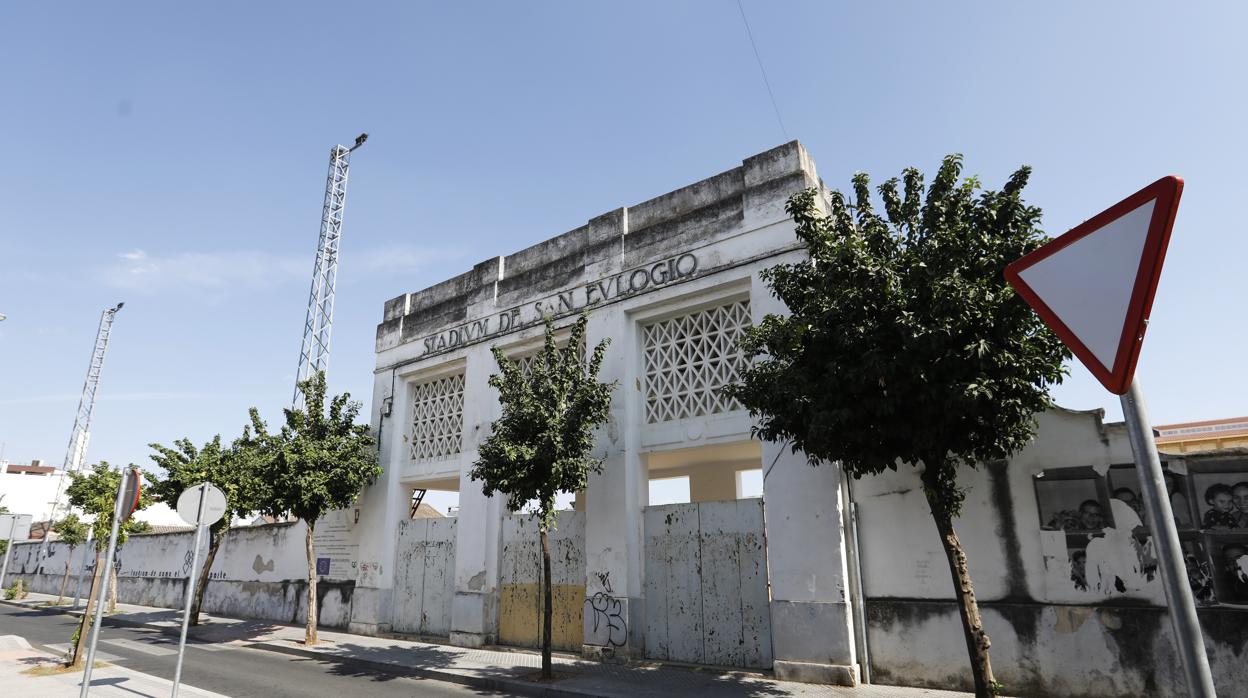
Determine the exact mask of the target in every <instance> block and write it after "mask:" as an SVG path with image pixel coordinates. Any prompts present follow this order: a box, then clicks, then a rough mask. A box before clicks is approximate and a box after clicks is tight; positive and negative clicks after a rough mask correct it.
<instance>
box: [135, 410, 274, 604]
mask: <svg viewBox="0 0 1248 698" xmlns="http://www.w3.org/2000/svg"><path fill="white" fill-rule="evenodd" d="M250 431H251V428H250V426H248V427H245V428H244V433H243V436H242V438H240V439H238V440H236V441H235V442H234V443H233V444H232V445H230V446H228V447H223V446H222V445H221V436H220V435H219V434H218V435H217V436H214V437H213V438H212V440H211V441H208V442H207V443H205V444H204V445H203V447H202V448H196V447H195V444H193V443H191V440H190V439H178V440H177V441H174V442H173V448H170V447H167V446H162V445H161V444H157V443H153V444H148V446H149V447H150V448H151V449H152V450H153V451H155V453H152V454H151V455H150V456H149V457H150V458H151V459H152V461H154V462H155V463H156V465H158V466H160V467H161V468H162V469H163V470H164V473H165V476H164V477H163V478H162V477H161V476H160V475H159V474H157V473H152V472H146V473H144V474H145V475H146V476H147V479H148V480H149V481H150V482H151V483H152V486H151V493H152V497H153V499H155V500H156V501H158V502H164V503H165V504H167V505H168V506H169V507H171V508H177V505H178V498H179V497H181V496H182V493H183V492H184V491H186V489H187V488H190V487H194V486H196V485H198V484H199V483H201V482H210V483H212V484H213V485H214V486H215V487H216V488H217V489H219V490H221V492H222V493H224V494H225V514H224V515H223V516H222V517H221V520H220V521H217V522H216V523H214V524H212V525H211V526H209V527H208V556H207V557H206V558H205V559H204V564H203V566H202V568H201V569H200V571H199V579H198V580H197V581H196V588H195V594H194V596H193V597H192V601H191V620H190V624H191V625H199V612H200V609H201V608H202V607H203V603H204V592H205V590H206V589H207V587H208V578H209V575H210V574H211V573H212V563H213V562H214V561H215V560H216V559H217V551H219V550H220V549H221V543H222V542H223V541H224V540H225V536H226V534H227V533H228V532H229V530H230V525H231V522H232V521H233V520H234V519H235V518H240V517H245V516H247V515H248V514H249V513H250V512H253V511H256V510H257V509H259V502H258V496H259V494H260V492H261V490H262V488H261V487H260V484H259V479H258V477H257V474H256V467H255V466H256V461H257V454H256V449H255V448H252V447H251V446H250V444H252V443H253V442H254V440H253V439H252V438H251V434H250ZM188 583H190V582H189V580H188Z"/></svg>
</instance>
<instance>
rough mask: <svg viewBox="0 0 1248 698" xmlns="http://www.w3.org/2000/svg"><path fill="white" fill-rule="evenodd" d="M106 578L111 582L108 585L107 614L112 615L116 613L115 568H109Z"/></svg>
mask: <svg viewBox="0 0 1248 698" xmlns="http://www.w3.org/2000/svg"><path fill="white" fill-rule="evenodd" d="M108 578H109V579H110V580H112V581H110V582H109V583H108V613H109V615H112V614H114V613H116V612H117V568H116V567H111V568H109V570H108Z"/></svg>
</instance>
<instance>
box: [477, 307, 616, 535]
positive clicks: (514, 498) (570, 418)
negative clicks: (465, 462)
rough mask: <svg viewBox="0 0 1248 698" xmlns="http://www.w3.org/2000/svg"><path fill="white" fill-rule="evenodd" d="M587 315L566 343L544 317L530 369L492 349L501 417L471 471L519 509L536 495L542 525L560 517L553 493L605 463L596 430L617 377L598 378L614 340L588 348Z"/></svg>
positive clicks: (577, 486)
mask: <svg viewBox="0 0 1248 698" xmlns="http://www.w3.org/2000/svg"><path fill="white" fill-rule="evenodd" d="M586 320H587V318H586V317H585V316H584V315H582V316H581V317H580V318H579V319H578V320H577V322H576V324H575V325H573V326H572V332H571V336H570V337H569V339H568V343H567V344H566V345H565V346H564V347H563V348H559V346H558V345H557V344H556V342H555V330H554V321H553V320H552V319H551V318H547V319H546V341H545V344H544V346H543V347H542V351H541V353H539V354H538V355H537V356H536V357H535V358H534V360H533V361H532V362H531V364H530V366H531V369H530V370H529V371H528V372H527V373H526V372H525V371H523V370H522V369H521V367H520V366H518V365H517V364H516V363H515V362H514V361H512V360H511V359H509V358H507V356H506V355H505V354H504V353H503V352H502V350H501V349H498V348H495V349H494V359H495V361H497V362H498V368H499V371H500V373H496V374H494V375H492V376H490V385H491V386H492V387H494V388H495V389H497V390H498V398H499V402H500V403H501V405H502V408H503V414H502V416H501V417H500V418H499V419H498V420H497V421H495V422H494V424H493V433H491V434H490V436H489V438H487V439H486V440H485V443H483V444H482V445H481V448H480V451H479V455H478V458H477V462H476V463H475V464H474V466H473V468H472V472H471V477H472V479H473V480H480V481H481V482H482V483H483V490H484V491H485V493H486V494H487V495H490V494H494V493H495V492H501V493H502V494H504V495H506V497H507V506H508V507H509V508H510V509H511V510H512V511H520V510H521V509H522V508H523V507H524V506H525V504H526V503H528V502H530V501H533V500H536V501H537V507H536V515H537V516H538V517H539V518H540V520H541V524H540V525H541V528H542V530H543V531H547V530H550V529H551V528H552V527H553V525H554V521H555V495H556V494H557V493H559V492H578V491H580V490H583V489H585V483H586V480H587V479H588V477H589V473H591V472H597V471H599V470H600V469H601V468H602V461H601V460H599V459H596V458H593V457H591V456H590V451H591V450H592V449H593V447H594V434H593V431H594V429H595V428H596V427H597V426H598V425H599V424H602V423H603V422H605V421H606V419H607V413H608V409H609V408H610V406H611V391H612V390H613V389H614V388H615V383H614V382H612V383H602V382H599V381H598V372H599V369H601V367H602V360H603V356H604V355H605V353H606V350H607V344H608V340H606V339H604V340H602V341H601V342H599V343H598V346H596V347H594V351H593V354H592V355H591V356H590V357H589V359H588V361H587V360H586V359H585V357H584V356H583V355H582V352H581V347H582V346H584V341H585V325H586Z"/></svg>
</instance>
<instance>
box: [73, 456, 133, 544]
mask: <svg viewBox="0 0 1248 698" xmlns="http://www.w3.org/2000/svg"><path fill="white" fill-rule="evenodd" d="M131 467H133V466H131ZM120 486H121V472H119V471H114V470H112V469H111V468H110V466H109V465H108V463H107V462H105V461H100V462H99V463H97V464H96V465H95V466H93V467H92V468H91V472H90V473H88V474H83V473H71V474H70V483H69V487H67V488H66V489H65V493H66V494H67V495H69V503H70V504H71V505H73V506H75V507H77V508H78V509H80V510H81V511H82V512H83V513H84V514H86V515H87V516H94V517H95V521H94V522H93V523H92V524H91V527H92V528H93V529H94V530H95V549H96V550H97V551H98V550H104V549H105V548H107V547H108V537H109V535H110V534H111V533H112V529H113V505H114V503H115V502H116V501H117V488H118V487H120ZM151 503H152V495H151V493H150V492H148V488H146V487H144V488H142V489H141V491H140V493H139V506H138V509H143V508H145V507H147V506H148V505H149V504H151ZM136 511H137V509H136ZM147 528H148V526H147V524H146V523H144V522H139V521H135V520H134V517H133V516H132V517H130V519H129V520H127V521H126V522H124V523H123V524H122V525H121V526H120V527H118V532H117V545H123V544H124V543H125V542H126V538H127V537H128V536H129V535H130V534H131V533H139V532H141V531H144V530H146V529H147Z"/></svg>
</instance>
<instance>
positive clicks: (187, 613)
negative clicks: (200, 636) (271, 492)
mask: <svg viewBox="0 0 1248 698" xmlns="http://www.w3.org/2000/svg"><path fill="white" fill-rule="evenodd" d="M207 495H208V483H206V482H205V483H203V484H202V485H200V486H199V515H198V516H196V517H195V547H194V549H193V552H192V553H191V571H190V574H188V575H187V577H186V603H185V606H186V609H185V610H184V611H183V612H182V637H181V638H180V639H179V640H178V668H177V669H175V670H174V672H173V693H172V694H170V695H171V696H172V698H178V685H179V684H181V683H182V657H183V655H185V654H186V628H187V626H188V625H190V623H191V596H192V595H193V594H194V593H195V578H196V576H197V575H196V574H195V571H196V569H197V568H198V567H199V543H200V541H201V540H203V536H204V505H205V504H206V503H207V502H208V496H207Z"/></svg>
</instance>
